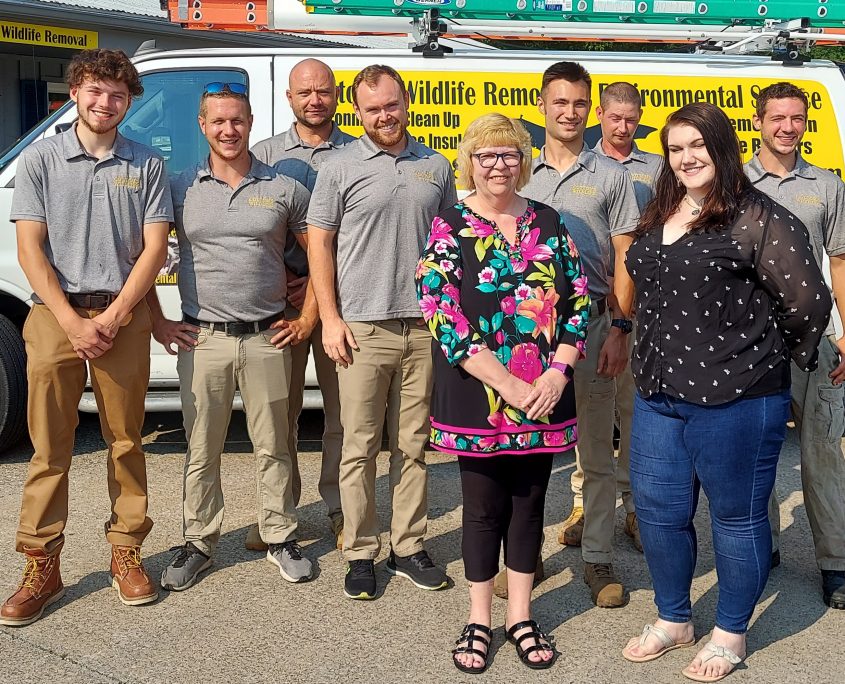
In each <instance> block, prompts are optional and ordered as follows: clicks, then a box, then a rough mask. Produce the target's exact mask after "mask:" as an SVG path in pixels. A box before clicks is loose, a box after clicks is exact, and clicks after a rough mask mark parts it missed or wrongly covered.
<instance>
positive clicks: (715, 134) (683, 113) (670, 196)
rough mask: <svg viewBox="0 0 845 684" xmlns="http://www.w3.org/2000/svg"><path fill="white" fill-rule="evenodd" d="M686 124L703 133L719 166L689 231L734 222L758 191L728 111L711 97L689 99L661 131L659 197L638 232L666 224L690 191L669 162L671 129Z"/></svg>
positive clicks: (715, 228)
mask: <svg viewBox="0 0 845 684" xmlns="http://www.w3.org/2000/svg"><path fill="white" fill-rule="evenodd" d="M684 125H685V126H692V127H693V128H695V129H696V130H697V131H698V132H699V133H701V137H702V139H703V140H704V146H705V147H706V148H707V153H708V154H709V155H710V159H711V160H712V161H713V168H714V170H715V176H714V178H713V186H712V187H711V188H710V191H709V192H708V193H707V195H706V196H705V198H704V204H703V205H702V207H701V213H700V214H699V215H698V216H697V217H695V219H694V220H693V222H692V223H690V225H689V230H690V231H697V230H705V231H708V230H719V229H721V228H723V227H725V226H726V225H729V224H730V223H731V222H732V221H733V220H734V219H735V218H736V215H737V213H738V212H739V210H740V208H741V206H742V205H744V204H745V202H746V201H747V200H748V199H749V195H758V194H759V193H758V191H757V190H756V189H755V188H754V186H753V185H752V184H751V181H749V180H748V177H747V176H746V175H745V173H744V172H743V170H742V155H741V153H740V149H739V139H738V138H737V137H736V133H735V132H734V129H733V126H731V122H730V119H728V117H727V115H726V114H725V113H724V112H723V111H722V110H721V109H719V108H718V107H717V106H715V105H712V104H710V103H708V102H695V103H693V104H688V105H686V106H684V107H681V108H680V109H678V110H677V111H674V112H672V113H671V114H670V115H669V116H668V117H667V119H666V124H665V125H664V126H663V129H662V130H661V131H660V144H661V145H662V146H663V157H664V160H665V161H664V164H663V168H662V170H661V171H660V175H659V176H658V177H657V182H656V183H655V184H654V197H653V198H652V200H651V202H649V203H648V206H647V207H646V208H645V211H644V212H643V215H642V216H641V217H640V223H639V225H638V226H637V234H638V235H642V234H644V233H647V232H649V231H650V230H653V229H655V228H659V227H661V226H662V225H663V224H664V223H666V221H667V220H668V219H669V217H670V216H672V214H674V213H675V212H676V211H677V208H678V205H679V204H680V203H681V201H682V200H683V198H684V195H685V194H686V192H687V190H686V188H685V187H684V186H683V185H681V184H680V183H679V182H678V179H677V177H676V176H675V172H674V171H673V170H672V167H671V166H670V165H669V131H670V130H671V129H672V128H674V127H675V126H684Z"/></svg>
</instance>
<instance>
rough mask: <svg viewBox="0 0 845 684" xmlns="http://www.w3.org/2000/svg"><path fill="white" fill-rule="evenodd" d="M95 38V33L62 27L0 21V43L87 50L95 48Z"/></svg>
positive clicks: (96, 35) (96, 36)
mask: <svg viewBox="0 0 845 684" xmlns="http://www.w3.org/2000/svg"><path fill="white" fill-rule="evenodd" d="M97 38H98V34H97V32H96V31H79V30H77V29H69V28H64V27H62V26H41V25H40V24H18V23H17V22H14V21H0V42H2V43H19V44H23V45H44V46H47V47H57V48H69V49H72V50H89V49H91V48H95V47H97Z"/></svg>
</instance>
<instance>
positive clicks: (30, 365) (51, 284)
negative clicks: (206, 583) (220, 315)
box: [0, 50, 173, 626]
mask: <svg viewBox="0 0 845 684" xmlns="http://www.w3.org/2000/svg"><path fill="white" fill-rule="evenodd" d="M67 82H68V84H69V86H70V96H71V98H72V99H73V100H74V101H75V102H76V106H77V110H78V114H79V119H78V121H77V122H76V123H75V124H74V125H73V126H72V127H71V128H70V129H68V130H67V131H65V132H63V133H60V134H58V135H55V136H53V137H50V138H46V139H44V140H41V141H39V142H36V143H35V144H34V145H32V146H30V147H28V148H27V149H26V150H24V152H23V154H21V157H20V161H19V163H18V170H17V175H16V177H15V194H14V199H13V200H12V214H11V220H12V221H14V222H15V223H16V229H17V238H18V256H19V259H20V264H21V268H23V271H24V273H25V274H26V277H27V279H28V280H29V283H30V285H31V286H32V289H33V290H34V293H33V296H32V299H33V302H34V304H33V307H32V310H31V311H30V313H29V316H28V318H27V321H26V325H25V326H24V333H23V336H24V340H25V342H26V352H27V379H28V382H29V401H28V420H29V434H30V437H31V439H32V445H33V447H34V448H35V453H34V454H33V456H32V460H31V462H30V466H29V472H28V474H27V478H26V482H25V483H24V488H23V502H22V504H21V516H20V523H19V525H18V532H17V537H16V540H15V547H16V549H17V551H19V552H21V553H24V554H25V555H26V569H25V570H24V576H23V581H22V582H21V585H20V587H19V588H18V589H17V591H16V592H15V593H14V594H13V595H12V596H11V597H10V598H9V599H8V600H7V601H6V602H5V603H4V604H3V607H2V609H0V624H4V625H11V626H22V625H28V624H30V623H32V622H35V621H36V620H38V618H40V617H41V615H42V613H43V612H44V608H45V607H46V606H48V605H50V604H51V603H55V602H56V601H58V600H59V599H61V597H62V595H63V594H64V586H63V585H62V579H61V574H60V568H59V553H60V552H61V550H62V546H63V544H64V539H65V537H64V529H65V525H66V522H67V515H68V471H69V470H70V464H71V456H72V454H73V439H74V432H75V430H76V426H77V424H78V423H79V414H78V405H79V400H80V398H81V396H82V391H83V389H84V387H85V379H86V376H87V374H88V372H90V375H91V383H92V384H93V386H94V393H95V396H96V399H97V407H98V409H99V411H100V426H101V428H102V431H103V437H104V439H105V441H106V444H107V445H108V452H109V453H108V489H109V496H110V498H111V510H112V513H111V517H110V518H109V520H108V521H107V522H106V524H105V531H106V539H107V540H108V542H109V543H110V544H111V545H112V556H111V575H112V586H113V587H114V588H115V589H116V590H117V592H118V596H119V598H120V600H121V601H122V602H123V603H124V604H126V605H133V606H134V605H140V604H144V603H150V602H152V601H155V600H156V598H158V589H157V587H156V586H155V584H154V583H153V582H152V581H151V580H150V578H149V576H148V575H147V573H146V571H145V570H144V566H143V565H142V563H141V544H142V543H143V541H144V539H145V537H146V536H147V534H148V533H149V531H150V529H151V528H152V525H153V523H152V521H151V520H150V518H149V517H148V516H147V472H146V463H145V460H144V452H143V450H142V448H141V426H142V424H143V421H144V398H145V396H146V392H147V384H148V383H149V375H150V329H151V322H150V312H149V309H148V308H147V304H146V302H145V301H144V295H145V294H146V293H147V291H148V290H149V289H150V286H151V285H152V284H153V282H154V281H155V277H156V275H157V274H158V272H159V270H160V269H161V267H162V266H163V265H164V259H165V256H166V254H167V233H168V229H169V225H170V221H171V220H172V218H173V208H172V206H171V202H170V190H169V187H168V184H167V174H166V172H165V168H164V162H163V161H162V159H161V157H159V156H158V155H157V154H156V153H155V152H154V151H153V150H151V149H150V148H148V147H145V146H144V145H140V144H138V143H135V142H133V141H131V140H128V139H126V138H124V137H123V136H122V135H120V134H119V133H118V132H117V127H118V125H119V124H120V122H121V121H122V120H123V117H124V116H125V115H126V112H127V111H128V109H129V106H130V104H131V103H132V98H133V97H139V96H140V95H141V94H142V93H143V87H142V85H141V81H140V79H139V77H138V72H137V71H136V70H135V67H134V66H133V65H132V62H130V61H129V58H128V57H127V56H126V55H125V54H123V53H122V52H120V51H118V50H87V51H84V52H81V53H79V54H78V55H76V56H75V57H74V58H73V60H71V63H70V65H69V66H68V70H67ZM86 364H87V366H88V369H87V370H86Z"/></svg>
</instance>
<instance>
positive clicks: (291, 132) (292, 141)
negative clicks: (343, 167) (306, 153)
mask: <svg viewBox="0 0 845 684" xmlns="http://www.w3.org/2000/svg"><path fill="white" fill-rule="evenodd" d="M326 143H328V146H329V147H333V148H334V147H342V146H343V131H341V130H340V128H339V127H338V125H337V124H336V123H334V122H332V133H331V135H330V136H329V139H328V140H326V142H325V143H323V144H326ZM295 147H309V146H308V145H305V144H304V143H303V142H302V138H301V137H299V132H298V131H297V130H296V122H293V123H292V124H291V125H290V128H289V129H288V134H287V136H286V137H285V152H289V151H290V150H292V149H294V148H295Z"/></svg>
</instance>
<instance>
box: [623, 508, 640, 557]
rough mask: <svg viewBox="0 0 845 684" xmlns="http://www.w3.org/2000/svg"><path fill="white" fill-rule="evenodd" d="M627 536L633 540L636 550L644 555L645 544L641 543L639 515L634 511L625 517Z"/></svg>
mask: <svg viewBox="0 0 845 684" xmlns="http://www.w3.org/2000/svg"><path fill="white" fill-rule="evenodd" d="M625 534H627V535H628V536H629V537H630V538H631V539H632V540H633V542H634V548H636V549H637V551H639V552H640V553H642V552H643V543H642V541H640V523H639V522H638V521H637V514H636V513H634V512H633V511H632V512H631V513H628V515H626V516H625Z"/></svg>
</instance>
